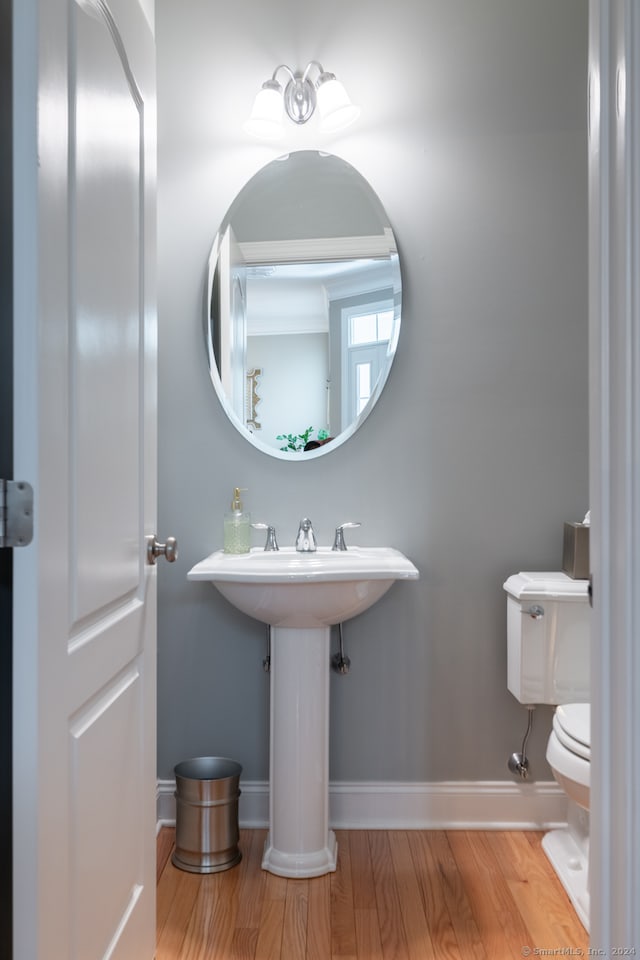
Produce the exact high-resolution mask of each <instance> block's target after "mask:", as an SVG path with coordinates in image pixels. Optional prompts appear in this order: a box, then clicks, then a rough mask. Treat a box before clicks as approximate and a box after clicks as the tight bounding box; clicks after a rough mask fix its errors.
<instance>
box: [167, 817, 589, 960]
mask: <svg viewBox="0 0 640 960" xmlns="http://www.w3.org/2000/svg"><path fill="white" fill-rule="evenodd" d="M265 835H266V834H265V831H263V830H243V831H241V838H240V846H241V849H242V853H243V858H242V861H241V863H240V864H239V865H238V866H236V867H233V868H232V869H230V870H226V871H224V872H223V873H218V874H211V875H209V876H201V875H197V874H190V873H185V872H184V871H182V870H178V869H176V867H174V866H173V865H172V863H171V860H170V853H171V850H172V847H173V841H174V832H173V830H170V829H164V830H162V831H161V832H160V835H159V838H158V940H157V954H156V958H157V960H232V958H233V960H254V958H255V960H258V958H259V960H267V958H269V960H272V958H273V960H275V958H281V960H307V958H313V960H333V958H340V960H429V958H434V960H435V958H437V960H467V958H474V960H476V958H477V960H485V958H486V960H521V958H523V957H528V956H531V957H534V956H540V955H542V951H543V950H544V951H545V954H546V955H552V954H553V951H554V950H555V951H556V955H560V953H561V951H562V955H575V954H577V953H578V952H579V951H581V952H582V954H583V955H584V956H586V955H587V952H588V950H587V948H588V944H589V940H588V936H587V934H586V933H585V931H584V928H583V927H582V925H581V924H580V922H579V920H578V919H577V917H576V915H575V914H574V912H573V909H572V907H571V904H570V903H569V900H568V898H567V896H566V894H565V892H564V890H563V888H562V886H561V885H560V882H559V880H558V879H557V877H556V875H555V873H554V872H553V870H552V868H551V866H550V864H549V862H548V861H547V858H546V856H545V854H544V852H543V850H542V848H541V846H540V841H541V838H542V834H541V833H533V832H532V833H522V832H515V831H514V832H481V831H459V830H456V831H438V830H436V831H427V830H416V831H414V830H412V831H402V830H397V831H395V830H389V831H387V830H350V831H338V832H337V837H338V851H339V852H338V869H337V870H336V872H335V873H333V874H328V875H327V876H324V877H318V878H316V879H313V880H285V879H283V878H281V877H275V876H273V875H272V874H269V873H266V872H265V871H263V870H262V869H261V867H260V862H261V856H262V847H263V844H264V839H265Z"/></svg>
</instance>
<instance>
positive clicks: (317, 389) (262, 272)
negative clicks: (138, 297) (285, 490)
mask: <svg viewBox="0 0 640 960" xmlns="http://www.w3.org/2000/svg"><path fill="white" fill-rule="evenodd" d="M400 307H401V281H400V264H399V261H398V253H397V250H396V244H395V240H394V236H393V232H392V230H391V226H390V224H389V219H388V217H387V216H386V214H385V211H384V208H383V206H382V204H381V203H380V201H379V199H378V197H377V196H376V194H375V193H374V191H373V190H372V189H371V187H370V186H369V184H368V183H367V182H366V180H365V179H364V178H363V177H362V176H361V175H360V174H359V173H358V172H357V170H355V169H354V168H353V167H352V166H351V165H350V164H348V163H346V162H345V161H344V160H341V159H340V158H338V157H335V156H332V155H330V154H326V153H319V152H318V151H315V150H302V151H299V152H296V153H291V154H288V155H286V156H284V157H280V158H279V159H278V160H274V161H272V162H271V163H269V164H268V165H267V166H266V167H264V168H263V169H262V170H260V171H259V172H258V173H257V174H256V175H255V176H254V177H252V179H251V180H250V181H249V182H248V183H247V184H246V186H245V187H244V188H243V189H242V190H241V191H240V193H239V194H238V196H237V197H236V199H235V200H234V202H233V203H232V205H231V207H230V209H229V211H228V213H227V215H226V217H225V218H224V220H223V222H222V224H221V226H220V229H219V231H218V233H217V235H216V238H215V241H214V243H213V247H212V250H211V255H210V258H209V274H208V285H207V316H206V337H207V349H208V353H209V367H210V370H211V378H212V380H213V383H214V385H215V388H216V390H217V392H218V396H219V397H220V400H221V402H222V404H223V406H224V409H225V410H226V412H227V414H228V416H229V418H230V419H231V421H232V422H233V423H234V424H235V426H236V427H237V428H238V429H239V430H240V431H241V432H242V433H243V434H244V435H245V436H246V437H247V438H248V439H249V440H250V441H251V442H252V443H253V444H254V445H255V446H257V447H258V448H259V449H260V450H262V451H264V452H265V453H268V454H270V455H272V456H275V457H280V458H283V459H298V458H306V457H314V456H320V455H321V454H323V453H328V452H330V450H331V449H334V448H335V447H336V446H338V445H339V444H340V443H343V442H344V440H346V439H347V438H348V437H349V436H351V434H352V433H353V432H354V431H355V430H356V429H357V427H358V425H359V424H360V423H361V422H362V421H363V420H364V419H365V417H367V416H368V414H369V413H370V411H371V409H372V408H373V406H374V404H375V403H376V400H377V399H378V397H379V396H380V393H381V391H382V388H383V386H384V383H385V381H386V379H387V376H388V374H389V369H390V367H391V363H392V361H393V355H394V352H395V348H396V344H397V340H398V334H399V331H400Z"/></svg>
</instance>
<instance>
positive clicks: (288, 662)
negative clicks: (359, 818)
mask: <svg viewBox="0 0 640 960" xmlns="http://www.w3.org/2000/svg"><path fill="white" fill-rule="evenodd" d="M187 576H188V578H189V580H208V581H209V582H210V583H212V584H213V585H214V586H215V587H216V588H217V589H218V590H219V591H220V593H221V594H222V595H223V596H225V597H226V598H227V600H229V601H230V602H231V603H232V604H233V605H234V606H235V607H237V608H238V609H239V610H242V611H243V612H244V613H247V614H249V616H251V617H254V618H255V619H256V620H262V621H263V623H268V624H269V626H270V630H269V636H270V651H271V655H270V688H271V696H270V701H271V702H270V715H271V716H270V741H269V743H270V747H269V793H270V796H269V833H268V835H267V840H266V843H265V848H264V854H263V858H262V866H263V869H265V870H269V871H270V872H271V873H275V874H276V875H278V876H281V877H319V876H322V875H323V874H325V873H329V872H331V871H333V870H335V869H336V863H337V856H338V846H337V841H336V836H335V833H334V831H333V830H331V829H329V664H330V660H331V657H330V647H331V626H332V624H334V623H340V622H342V621H343V620H348V619H349V618H350V617H355V616H356V614H358V613H362V611H363V610H366V609H367V608H368V607H370V606H371V605H372V604H373V603H375V602H376V600H378V599H379V598H380V597H381V596H382V595H383V594H385V593H386V592H387V590H388V589H389V587H391V585H392V584H393V582H394V581H395V580H417V579H418V576H419V574H418V571H417V569H416V567H414V565H413V564H412V563H411V561H410V560H408V559H407V558H406V557H405V556H404V555H403V554H402V553H400V552H399V551H398V550H394V549H393V548H392V547H349V548H348V549H347V550H346V551H333V550H331V549H329V548H328V547H324V548H320V549H318V550H317V551H316V552H315V553H298V552H297V551H296V550H295V548H294V547H284V548H283V549H281V550H279V551H277V552H270V551H265V550H261V549H259V548H258V549H254V550H251V551H250V553H243V554H228V553H224V552H223V551H222V550H217V551H216V552H215V553H212V554H211V555H210V556H208V557H206V558H205V559H204V560H201V561H200V563H197V564H196V565H195V567H193V568H192V569H191V570H190V571H189V573H188V574H187Z"/></svg>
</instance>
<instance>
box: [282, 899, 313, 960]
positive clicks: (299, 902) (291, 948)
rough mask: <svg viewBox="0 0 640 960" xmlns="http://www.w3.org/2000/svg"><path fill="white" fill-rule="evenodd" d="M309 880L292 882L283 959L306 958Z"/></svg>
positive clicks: (285, 908) (285, 922)
mask: <svg viewBox="0 0 640 960" xmlns="http://www.w3.org/2000/svg"><path fill="white" fill-rule="evenodd" d="M310 882H311V881H309V880H290V881H289V882H288V883H287V899H286V900H285V905H284V925H283V929H282V952H281V954H280V956H281V957H291V960H293V958H294V957H300V958H301V960H302V957H304V955H305V953H306V949H307V913H308V910H309V883H310Z"/></svg>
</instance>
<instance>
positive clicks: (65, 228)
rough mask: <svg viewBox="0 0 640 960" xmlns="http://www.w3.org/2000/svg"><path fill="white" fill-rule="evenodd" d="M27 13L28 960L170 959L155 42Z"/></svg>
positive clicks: (20, 625)
mask: <svg viewBox="0 0 640 960" xmlns="http://www.w3.org/2000/svg"><path fill="white" fill-rule="evenodd" d="M27 8H28V9H27ZM17 9H18V10H19V11H20V13H19V14H18V16H19V18H22V17H24V18H25V19H24V20H22V21H21V28H22V29H24V30H25V34H24V42H25V44H26V47H27V50H26V51H23V52H26V54H27V55H28V54H29V49H28V48H29V44H30V43H31V42H33V41H32V40H31V39H30V34H28V33H27V32H26V31H27V26H28V18H29V16H30V17H31V18H32V21H31V22H32V25H35V24H36V23H37V27H38V29H37V31H36V33H37V35H38V37H39V45H37V46H36V45H35V42H34V46H33V52H34V53H35V54H36V60H37V65H36V64H34V66H33V67H32V69H33V76H32V78H31V80H32V83H33V87H34V90H35V92H36V104H37V112H36V109H35V106H34V104H29V107H30V108H31V109H32V110H33V116H34V119H35V120H36V122H37V127H36V141H35V146H36V151H37V164H36V163H34V162H33V157H32V156H31V153H30V151H29V140H28V135H26V133H25V137H24V139H23V141H22V142H21V143H20V142H19V143H18V144H17V147H18V149H20V148H22V149H23V150H24V151H25V155H24V159H25V163H24V166H23V167H22V169H21V170H20V172H19V173H18V187H19V189H18V195H19V196H23V197H24V200H23V203H24V218H23V220H22V228H21V232H22V234H23V235H22V236H19V237H18V243H17V251H18V256H19V257H20V258H21V264H22V270H20V271H19V274H20V278H21V292H20V297H19V300H20V302H21V304H22V310H21V312H20V316H19V318H18V316H16V330H18V329H20V331H21V333H20V335H19V336H18V337H17V339H18V344H17V349H16V356H15V363H16V369H21V380H20V382H21V386H20V388H19V389H18V391H17V398H16V412H15V423H16V431H15V433H16V465H15V469H16V471H17V472H18V473H19V474H20V476H21V477H23V478H24V479H27V480H29V481H30V482H32V484H33V486H34V493H35V509H34V515H35V535H34V540H33V543H32V545H31V546H30V547H27V548H23V549H22V551H20V556H18V557H16V571H15V582H14V598H15V600H14V607H15V624H16V628H15V631H14V636H15V657H16V672H15V682H14V683H15V691H16V700H15V702H16V707H15V711H14V734H15V738H14V743H15V745H16V747H19V756H16V764H15V768H14V769H15V771H16V775H15V777H14V780H15V793H14V809H15V818H14V835H15V837H16V845H17V847H18V849H20V851H21V855H20V857H19V858H16V864H15V871H14V890H15V918H16V922H15V930H16V934H15V948H14V954H15V957H19V958H20V960H45V958H46V960H50V958H52V957H55V958H56V960H66V958H69V960H71V958H73V960H93V958H96V960H97V958H106V957H109V958H112V960H116V958H117V960H134V958H135V960H151V958H152V957H153V955H154V912H155V911H154V908H155V871H154V865H155V792H156V777H155V677H156V674H155V630H156V619H155V602H156V574H155V567H153V566H149V565H147V564H146V562H145V535H147V534H149V533H151V532H154V531H155V513H156V480H155V471H156V436H155V429H156V428H155V415H156V407H155V387H156V373H155V365H156V335H155V302H154V284H155V274H154V256H155V214H154V207H155V159H154V151H155V100H154V53H153V40H152V37H151V35H150V32H149V29H148V26H147V23H146V21H145V19H144V16H143V14H142V12H141V9H140V7H139V6H138V3H137V2H136V0H109V2H108V3H106V2H103V0H21V2H20V4H18V7H17ZM18 35H20V31H18ZM21 69H23V70H25V69H26V68H24V67H23V68H21ZM27 133H28V132H27ZM17 168H18V164H16V169H17ZM33 197H35V198H36V202H35V204H34V206H33V207H31V206H30V204H31V203H32V202H33ZM33 250H36V251H37V254H36V257H35V259H31V260H29V251H31V252H33ZM29 283H31V284H32V285H34V286H35V288H36V293H35V296H31V295H30V293H29V291H28V284H29ZM25 791H26V793H27V794H28V796H27V800H26V802H24V793H25Z"/></svg>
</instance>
